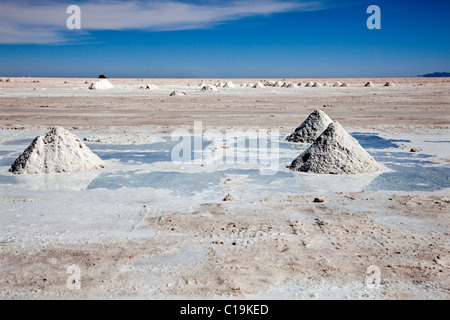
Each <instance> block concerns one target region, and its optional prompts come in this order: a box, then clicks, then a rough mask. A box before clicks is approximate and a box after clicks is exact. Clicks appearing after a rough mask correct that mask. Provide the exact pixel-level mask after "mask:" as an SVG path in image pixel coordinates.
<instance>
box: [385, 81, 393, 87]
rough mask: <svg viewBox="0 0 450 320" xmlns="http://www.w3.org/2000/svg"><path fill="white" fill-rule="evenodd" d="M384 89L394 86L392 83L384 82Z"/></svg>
mask: <svg viewBox="0 0 450 320" xmlns="http://www.w3.org/2000/svg"><path fill="white" fill-rule="evenodd" d="M384 86H385V87H395V84H394V83H393V82H390V81H389V82H386V84H385V85H384Z"/></svg>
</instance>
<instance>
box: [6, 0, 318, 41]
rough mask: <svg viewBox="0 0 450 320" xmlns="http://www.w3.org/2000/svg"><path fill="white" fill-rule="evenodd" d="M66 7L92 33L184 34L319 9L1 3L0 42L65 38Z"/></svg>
mask: <svg viewBox="0 0 450 320" xmlns="http://www.w3.org/2000/svg"><path fill="white" fill-rule="evenodd" d="M69 4H77V5H79V6H80V8H81V27H82V29H83V30H84V31H95V30H133V29H139V30H148V31H161V30H185V29H201V28H209V27H212V26H214V25H216V24H220V23H224V22H228V21H234V20H238V19H242V18H245V17H252V16H262V15H270V14H274V13H282V12H289V11H311V10H320V9H323V3H322V2H321V1H302V2H299V1H295V0H292V1H289V0H285V1H282V0H259V1H258V0H237V1H231V2H225V1H202V2H201V3H195V2H182V1H181V0H177V1H175V0H173V1H161V0H158V1H151V2H149V1H146V2H143V1H108V2H106V1H95V2H93V1H83V2H75V1H74V2H73V3H67V2H65V3H62V2H59V1H56V0H54V1H50V0H47V1H42V2H40V4H36V2H31V1H21V2H20V1H7V2H6V3H5V2H2V3H1V4H0V43H8V44H13V43H55V42H64V41H68V40H69V39H70V34H76V33H74V32H72V33H70V32H68V31H67V29H66V20H67V18H68V17H69V15H68V14H67V13H66V9H67V7H68V6H69Z"/></svg>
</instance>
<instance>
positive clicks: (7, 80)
mask: <svg viewBox="0 0 450 320" xmlns="http://www.w3.org/2000/svg"><path fill="white" fill-rule="evenodd" d="M5 82H14V81H12V80H11V79H6V80H5Z"/></svg>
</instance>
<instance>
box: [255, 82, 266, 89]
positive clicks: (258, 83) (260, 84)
mask: <svg viewBox="0 0 450 320" xmlns="http://www.w3.org/2000/svg"><path fill="white" fill-rule="evenodd" d="M253 88H264V85H263V84H262V83H261V82H257V83H256V84H255V85H254V86H253Z"/></svg>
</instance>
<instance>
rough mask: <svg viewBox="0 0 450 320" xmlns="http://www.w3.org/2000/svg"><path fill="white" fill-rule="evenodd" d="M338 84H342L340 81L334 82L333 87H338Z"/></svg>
mask: <svg viewBox="0 0 450 320" xmlns="http://www.w3.org/2000/svg"><path fill="white" fill-rule="evenodd" d="M340 86H342V83H341V82H339V81H338V82H336V83H335V84H334V85H333V87H340Z"/></svg>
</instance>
